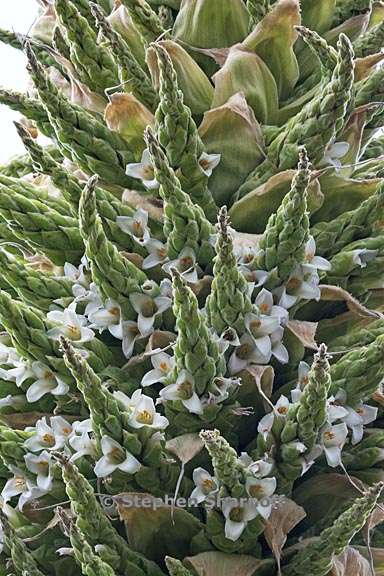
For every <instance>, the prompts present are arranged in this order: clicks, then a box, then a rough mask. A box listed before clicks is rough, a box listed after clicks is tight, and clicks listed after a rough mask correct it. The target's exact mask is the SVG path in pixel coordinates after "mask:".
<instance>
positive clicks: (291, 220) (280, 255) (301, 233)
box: [256, 148, 311, 281]
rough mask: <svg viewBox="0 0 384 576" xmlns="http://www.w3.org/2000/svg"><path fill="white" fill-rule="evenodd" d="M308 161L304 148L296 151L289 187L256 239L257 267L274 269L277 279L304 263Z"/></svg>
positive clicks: (283, 277)
mask: <svg viewBox="0 0 384 576" xmlns="http://www.w3.org/2000/svg"><path fill="white" fill-rule="evenodd" d="M309 166H310V165H309V160H308V156H307V152H306V150H305V148H302V149H301V150H300V160H299V164H298V169H297V172H296V174H295V176H294V178H293V180H292V185H291V190H290V191H289V192H288V194H287V195H286V196H285V197H284V199H283V201H282V203H281V205H280V207H279V208H278V210H277V212H276V214H273V215H272V216H271V217H270V219H269V221H268V224H267V228H266V230H265V232H264V234H263V237H262V239H261V240H260V244H259V247H260V249H261V252H260V254H259V255H257V256H256V265H257V268H258V269H259V270H266V271H268V272H270V271H272V270H274V269H277V275H278V277H279V279H280V280H282V281H286V280H288V278H289V276H290V274H291V273H292V271H293V270H294V269H295V268H296V266H297V265H298V264H303V263H304V255H305V245H306V243H307V241H308V239H309V218H308V213H307V189H308V185H309V181H310V175H311V173H310V168H309Z"/></svg>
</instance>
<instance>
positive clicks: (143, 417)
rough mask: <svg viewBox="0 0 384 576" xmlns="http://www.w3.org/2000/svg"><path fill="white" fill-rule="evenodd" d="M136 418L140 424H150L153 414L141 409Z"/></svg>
mask: <svg viewBox="0 0 384 576" xmlns="http://www.w3.org/2000/svg"><path fill="white" fill-rule="evenodd" d="M136 420H137V421H138V422H141V424H152V423H153V414H151V412H149V411H148V410H142V411H141V412H139V414H138V415H137V417H136Z"/></svg>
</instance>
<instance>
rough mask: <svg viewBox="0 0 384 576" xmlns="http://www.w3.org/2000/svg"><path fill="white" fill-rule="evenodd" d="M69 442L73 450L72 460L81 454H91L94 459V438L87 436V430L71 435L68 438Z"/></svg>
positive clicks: (95, 451) (81, 455)
mask: <svg viewBox="0 0 384 576" xmlns="http://www.w3.org/2000/svg"><path fill="white" fill-rule="evenodd" d="M69 444H70V446H71V448H72V450H74V454H73V455H72V456H71V461H72V462H75V461H76V460H78V459H79V458H82V457H83V456H91V457H92V458H94V459H96V457H97V449H96V440H95V439H94V438H91V437H90V436H89V433H88V431H84V432H82V434H81V435H80V436H78V435H75V436H71V437H70V439H69Z"/></svg>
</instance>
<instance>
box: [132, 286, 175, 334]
mask: <svg viewBox="0 0 384 576" xmlns="http://www.w3.org/2000/svg"><path fill="white" fill-rule="evenodd" d="M129 300H130V302H131V304H132V307H133V309H134V310H135V312H137V314H138V318H137V325H138V328H139V331H140V334H141V335H142V336H148V335H149V334H150V333H151V332H152V331H153V326H154V323H155V319H156V316H158V315H159V314H162V313H163V312H165V310H167V309H168V308H170V307H171V306H172V300H171V299H170V298H167V297H165V296H157V297H156V298H151V296H148V295H147V294H138V293H136V294H130V296H129Z"/></svg>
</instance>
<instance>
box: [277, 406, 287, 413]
mask: <svg viewBox="0 0 384 576" xmlns="http://www.w3.org/2000/svg"><path fill="white" fill-rule="evenodd" d="M277 411H278V413H279V414H287V413H288V406H279V407H278V409H277Z"/></svg>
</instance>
